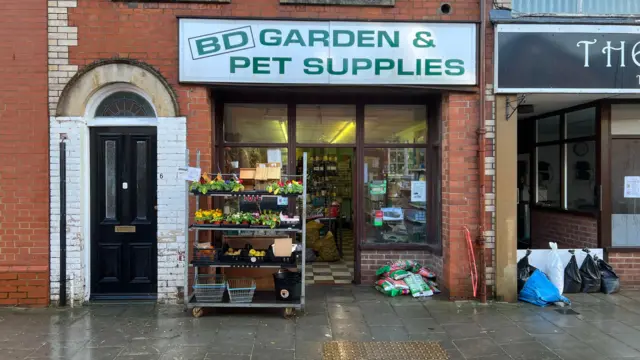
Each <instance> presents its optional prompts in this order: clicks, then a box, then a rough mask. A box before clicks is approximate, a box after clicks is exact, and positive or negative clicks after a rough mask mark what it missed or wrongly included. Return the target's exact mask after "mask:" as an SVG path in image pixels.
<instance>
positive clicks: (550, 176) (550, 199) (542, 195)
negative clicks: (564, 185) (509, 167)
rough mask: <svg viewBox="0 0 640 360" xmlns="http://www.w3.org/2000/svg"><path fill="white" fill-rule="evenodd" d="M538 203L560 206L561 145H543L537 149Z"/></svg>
mask: <svg viewBox="0 0 640 360" xmlns="http://www.w3.org/2000/svg"><path fill="white" fill-rule="evenodd" d="M537 160H538V163H537V171H536V173H537V179H536V184H537V186H538V198H537V203H538V205H543V206H549V207H559V206H560V196H561V195H560V184H561V179H560V169H561V166H562V164H561V162H560V145H549V146H541V147H538V149H537Z"/></svg>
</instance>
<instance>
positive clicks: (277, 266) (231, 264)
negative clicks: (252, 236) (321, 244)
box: [189, 260, 298, 269]
mask: <svg viewBox="0 0 640 360" xmlns="http://www.w3.org/2000/svg"><path fill="white" fill-rule="evenodd" d="M189 266H191V267H220V268H252V269H253V268H275V269H281V268H287V269H294V268H297V267H298V265H297V264H291V263H274V262H266V263H264V262H263V263H251V262H242V263H239V262H224V261H205V260H194V261H192V262H191V264H189Z"/></svg>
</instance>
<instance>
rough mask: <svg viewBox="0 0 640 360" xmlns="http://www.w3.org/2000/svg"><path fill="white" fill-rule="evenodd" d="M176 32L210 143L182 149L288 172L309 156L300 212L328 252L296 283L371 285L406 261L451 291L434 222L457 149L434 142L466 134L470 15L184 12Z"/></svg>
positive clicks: (229, 163)
mask: <svg viewBox="0 0 640 360" xmlns="http://www.w3.org/2000/svg"><path fill="white" fill-rule="evenodd" d="M179 31H180V35H179V39H180V54H179V58H180V64H179V79H180V82H181V83H182V84H187V83H193V84H201V85H206V86H207V87H208V89H209V94H210V100H211V104H212V105H211V106H212V114H213V115H212V135H211V136H212V141H211V148H210V149H204V148H202V149H193V150H196V151H197V150H200V151H202V152H205V153H211V156H212V159H213V161H212V166H211V169H210V170H209V171H210V172H212V173H216V172H220V173H225V174H231V173H238V174H240V171H241V169H247V168H249V169H250V168H255V167H256V166H258V164H263V163H280V164H281V166H282V173H283V174H294V173H295V174H298V175H300V174H301V173H302V154H303V153H307V155H308V157H309V161H308V169H309V171H308V179H307V180H308V196H307V199H306V201H307V208H308V211H307V218H308V219H314V218H316V219H318V221H320V222H322V223H323V224H325V225H327V229H328V230H330V231H331V232H332V235H333V237H334V239H335V244H336V248H337V249H336V250H337V254H336V256H335V257H333V258H331V259H327V258H322V254H320V257H321V258H320V259H319V260H318V261H316V262H315V263H311V266H310V267H308V269H307V284H313V283H330V284H348V283H352V282H354V283H361V282H362V283H371V282H372V280H373V279H374V278H375V270H376V269H377V268H378V267H379V266H381V265H383V264H385V263H387V262H389V261H392V260H397V259H405V258H407V259H412V260H418V261H420V262H421V263H423V264H425V265H426V266H429V267H430V268H433V269H434V270H435V271H436V272H437V273H438V274H439V275H440V276H441V277H442V285H443V286H444V287H446V288H450V287H454V288H455V284H454V283H450V282H449V281H448V278H447V277H445V275H447V276H449V275H451V273H450V272H449V269H448V268H447V267H448V265H445V264H443V263H444V262H446V261H445V260H444V259H445V252H446V250H445V251H443V248H445V249H446V248H447V245H444V244H443V243H444V242H445V241H446V240H445V239H446V238H447V237H448V236H450V235H449V234H450V232H451V231H452V229H451V228H450V227H449V225H446V224H443V220H442V216H443V208H444V209H445V210H446V209H449V207H448V206H449V205H450V204H447V205H446V206H443V201H445V199H443V195H444V197H445V198H446V199H448V197H449V195H448V194H445V192H446V189H450V186H452V183H451V182H450V180H449V178H448V175H447V174H449V171H451V169H450V165H449V164H448V163H443V162H444V161H446V159H450V157H449V156H450V155H451V154H453V152H454V151H455V150H452V151H451V152H449V153H447V152H446V151H447V150H443V148H444V146H446V144H455V143H456V142H457V141H459V139H458V138H457V135H456V139H454V140H453V141H452V138H451V137H449V136H451V135H447V134H445V131H446V130H447V129H448V130H449V131H454V132H457V131H460V133H462V132H466V131H470V132H471V133H472V134H474V133H475V130H470V129H467V126H469V124H464V120H468V121H469V122H475V121H476V119H475V117H473V116H471V114H472V113H473V109H474V108H475V107H476V106H477V104H476V102H475V101H474V96H475V94H474V91H475V90H474V86H475V85H476V84H477V79H476V59H477V54H476V51H477V48H476V45H475V44H476V39H477V36H476V25H475V24H471V23H469V24H465V23H456V24H446V23H437V24H433V23H432V24H425V23H420V24H418V23H391V22H386V23H375V22H367V23H361V22H338V21H271V20H246V21H245V20H223V19H192V18H183V19H180V20H179ZM445 87H446V88H445ZM471 136H474V135H471ZM474 139H475V137H474ZM463 147H464V145H463V144H461V145H460V147H459V149H458V150H459V151H460V152H464V151H465V149H463ZM443 152H444V154H443ZM458 159H462V158H461V157H460V158H457V157H456V158H455V160H453V159H451V160H453V161H458ZM463 170H464V169H462V168H461V169H460V175H459V176H460V177H464V176H465V175H466V173H465V172H464V171H463ZM469 171H473V170H472V169H469ZM456 176H458V175H457V174H456ZM443 187H444V189H443ZM458 190H460V189H459V188H457V189H456V191H458ZM467 190H468V191H469V192H472V193H473V195H472V196H474V197H475V196H477V187H476V188H473V185H469V189H467ZM476 221H477V219H472V220H470V221H469V225H470V226H473V224H475V222H476ZM461 229H462V228H461V226H457V228H456V229H455V232H456V235H457V233H458V231H460V230H461ZM443 245H444V246H443ZM446 254H447V255H448V254H449V253H448V252H447V253H446ZM456 273H457V271H456ZM456 276H457V275H456ZM456 291H459V294H462V293H464V292H465V291H468V289H466V288H463V286H460V289H454V293H455V292H456ZM459 296H460V295H459Z"/></svg>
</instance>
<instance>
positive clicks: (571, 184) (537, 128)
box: [512, 94, 600, 250]
mask: <svg viewBox="0 0 640 360" xmlns="http://www.w3.org/2000/svg"><path fill="white" fill-rule="evenodd" d="M599 98H600V97H597V96H590V95H582V96H579V95H577V94H576V95H572V96H569V95H565V96H563V95H546V94H528V95H520V96H519V97H518V99H517V100H516V99H515V97H514V99H512V101H514V102H515V101H517V102H518V103H519V106H518V115H517V117H518V164H517V183H518V210H517V214H518V249H520V250H523V249H548V248H549V244H548V242H549V241H554V242H558V244H559V246H561V248H562V247H565V248H572V247H574V246H577V244H579V243H580V242H581V241H580V240H579V239H575V240H576V241H571V240H570V239H563V235H560V234H555V235H554V234H553V231H554V230H557V229H558V228H557V227H554V226H553V223H552V222H551V223H550V219H551V220H552V219H558V218H560V217H562V216H567V217H569V216H575V217H582V218H585V219H594V222H595V221H596V220H595V219H596V217H597V216H598V212H599V201H600V194H599V184H600V181H599V179H598V174H599V172H598V163H597V161H598V156H597V151H598V147H597V141H596V136H597V134H598V133H599V131H598V126H599V124H600V122H599V117H600V114H599V112H600V106H599V105H598V103H597V102H594V101H595V100H597V99H599ZM532 134H533V136H532ZM545 223H546V224H547V228H546V229H542V228H541V226H539V225H541V224H545ZM594 235H596V234H594ZM582 242H583V243H584V241H582ZM587 242H588V243H592V245H593V247H597V241H596V242H593V241H590V240H589V241H587Z"/></svg>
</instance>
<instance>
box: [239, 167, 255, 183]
mask: <svg viewBox="0 0 640 360" xmlns="http://www.w3.org/2000/svg"><path fill="white" fill-rule="evenodd" d="M255 177H256V169H254V168H242V169H240V179H242V180H253V179H255Z"/></svg>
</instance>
